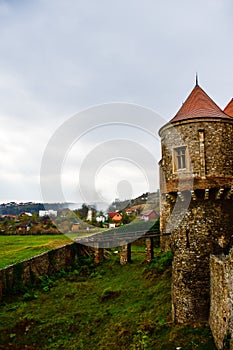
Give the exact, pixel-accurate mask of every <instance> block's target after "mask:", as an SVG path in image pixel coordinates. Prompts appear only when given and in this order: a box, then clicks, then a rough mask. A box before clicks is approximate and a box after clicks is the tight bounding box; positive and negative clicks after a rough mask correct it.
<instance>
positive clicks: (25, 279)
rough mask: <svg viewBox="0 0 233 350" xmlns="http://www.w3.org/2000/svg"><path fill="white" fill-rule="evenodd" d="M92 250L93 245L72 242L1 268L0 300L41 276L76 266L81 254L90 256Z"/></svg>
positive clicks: (38, 279) (36, 280)
mask: <svg viewBox="0 0 233 350" xmlns="http://www.w3.org/2000/svg"><path fill="white" fill-rule="evenodd" d="M92 252H93V249H92V248H91V247H84V246H82V245H81V244H78V243H71V244H67V245H65V246H62V247H59V248H56V249H53V250H50V251H48V252H45V253H42V254H40V255H37V256H34V257H32V258H31V259H28V260H24V261H22V262H19V263H17V264H14V265H10V266H7V267H5V268H3V269H1V270H0V300H1V299H3V298H4V297H5V296H7V295H9V294H11V293H17V292H19V291H20V290H22V289H23V287H25V286H27V285H31V284H33V283H35V282H38V281H40V276H43V275H52V274H54V273H56V272H59V271H61V270H62V269H67V267H68V266H74V265H75V263H76V262H77V261H78V259H79V258H80V257H81V256H88V255H89V254H90V253H92Z"/></svg>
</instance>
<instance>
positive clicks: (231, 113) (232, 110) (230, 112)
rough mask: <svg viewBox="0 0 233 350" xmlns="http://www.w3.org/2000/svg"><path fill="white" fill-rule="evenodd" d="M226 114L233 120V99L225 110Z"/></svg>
mask: <svg viewBox="0 0 233 350" xmlns="http://www.w3.org/2000/svg"><path fill="white" fill-rule="evenodd" d="M224 113H226V114H227V115H229V116H230V117H232V118H233V98H232V99H231V100H230V102H229V103H228V105H227V106H226V107H225V109H224Z"/></svg>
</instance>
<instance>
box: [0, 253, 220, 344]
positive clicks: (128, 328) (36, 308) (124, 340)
mask: <svg viewBox="0 0 233 350" xmlns="http://www.w3.org/2000/svg"><path fill="white" fill-rule="evenodd" d="M132 257H133V262H132V263H131V264H127V265H125V266H121V265H120V264H119V255H113V256H110V258H109V259H107V260H105V261H104V262H103V263H102V264H101V265H99V266H95V265H94V264H93V262H92V259H90V258H89V259H86V260H84V261H82V263H80V264H79V265H77V266H76V268H75V270H74V271H73V272H69V273H67V272H65V271H62V272H61V273H60V276H57V278H55V277H45V278H43V279H42V283H41V285H40V286H38V287H37V288H35V289H29V288H28V290H27V291H24V294H23V295H22V296H21V297H12V299H11V300H8V301H7V302H6V301H5V302H4V303H2V305H0V349H13V350H22V349H30V350H50V349H51V350H52V349H64V350H67V349H70V350H72V349H73V350H76V349H78V350H79V349H85V350H109V349H111V350H124V349H125V350H154V349H156V350H174V349H176V348H177V347H181V348H182V350H194V349H199V350H210V349H211V350H214V349H215V346H214V344H213V340H212V337H211V334H210V330H209V327H208V326H207V325H204V324H203V325H195V326H194V327H192V326H188V325H174V324H173V323H172V321H171V293H170V291H171V267H170V263H171V256H168V254H163V255H158V256H157V257H156V259H155V262H153V263H152V264H150V265H145V263H144V259H145V255H144V253H139V252H136V251H135V252H134V253H133V255H132Z"/></svg>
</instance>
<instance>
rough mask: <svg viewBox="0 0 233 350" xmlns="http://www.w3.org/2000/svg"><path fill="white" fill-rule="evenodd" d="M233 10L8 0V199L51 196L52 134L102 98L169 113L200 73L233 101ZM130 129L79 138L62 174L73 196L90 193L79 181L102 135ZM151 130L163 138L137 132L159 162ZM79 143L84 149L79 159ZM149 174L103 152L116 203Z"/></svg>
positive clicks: (226, 5)
mask: <svg viewBox="0 0 233 350" xmlns="http://www.w3.org/2000/svg"><path fill="white" fill-rule="evenodd" d="M232 16H233V3H232V1H231V0H205V1H203V0H202V1H201V0H195V1H194V0H190V1H187V0H186V1H185V0H176V1H174V0H173V1H172V0H167V1H164V0H145V1H137V0H132V1H131V0H124V1H122V0H118V1H109V0H99V1H94V0H85V1H79V0H63V1H62V0H38V1H36V0H35V1H33V0H21V1H17V0H8V1H7V0H0V121H1V124H0V137H1V144H0V152H1V157H0V166H1V167H0V169H1V173H0V180H1V181H0V196H1V197H0V201H1V202H7V201H31V200H32V201H42V198H41V194H40V169H41V161H42V157H43V154H44V151H45V149H46V146H47V144H48V143H49V140H50V139H51V137H52V136H53V134H54V133H55V132H56V130H57V129H58V128H61V127H62V125H63V124H64V123H65V122H66V121H67V120H68V119H69V118H70V117H71V116H73V115H75V114H76V113H79V112H80V111H84V110H86V109H88V108H90V107H92V106H95V105H101V104H107V103H110V102H124V103H130V104H136V105H139V106H143V107H145V108H148V109H152V110H154V111H156V112H157V113H158V114H159V115H160V116H161V117H163V118H164V120H169V119H171V118H172V117H173V116H174V115H175V113H176V112H177V110H178V109H179V107H180V106H181V104H182V102H183V101H184V100H185V99H186V97H187V96H188V94H189V93H190V91H191V90H192V88H193V87H194V83H195V73H196V72H198V75H199V83H200V85H201V86H202V87H203V88H204V90H205V91H206V92H207V93H208V94H209V95H210V96H211V97H212V98H213V99H214V101H215V102H216V103H217V104H218V105H219V106H220V107H221V108H224V107H225V105H226V104H227V103H228V102H229V100H230V99H231V98H232V97H233V46H232V36H233V21H232ZM118 127H119V126H118ZM126 131H127V128H126V129H124V130H121V131H120V132H119V130H113V129H111V130H110V129H108V128H107V127H106V128H102V130H101V135H102V134H103V138H102V139H100V137H99V136H100V134H98V133H97V134H98V135H97V134H95V133H93V134H92V133H91V132H88V134H89V135H87V136H86V138H83V139H82V140H80V143H79V144H78V143H77V142H76V143H75V145H74V144H72V145H70V146H71V147H70V152H68V153H67V154H66V158H65V160H64V164H65V165H64V167H63V172H62V174H61V175H62V176H61V177H62V181H63V183H64V188H65V187H66V189H64V192H66V194H65V195H64V197H65V199H66V200H67V201H77V202H78V201H81V202H82V201H83V198H82V196H80V193H78V192H75V190H74V188H73V189H72V188H71V187H72V186H73V187H77V186H78V185H79V183H78V182H79V180H78V179H79V176H78V172H79V168H80V167H81V163H80V161H81V160H80V159H81V158H82V159H84V160H85V159H86V158H87V157H88V155H89V153H90V152H91V150H93V149H94V150H95V149H96V147H97V145H99V144H101V142H103V143H104V142H105V141H106V140H107V141H110V140H113V139H114V140H116V141H117V139H118V140H120V139H121V138H123V139H125V140H126V139H127V135H126ZM151 132H152V133H153V132H154V133H155V134H156V136H155V139H154V140H153V137H152V136H150V137H149V136H148V140H147V139H146V134H145V135H144V136H142V137H141V138H140V137H139V135H138V134H137V133H135V135H133V128H132V129H131V130H130V131H129V135H131V138H130V139H131V141H134V142H137V141H136V140H139V139H140V144H142V143H143V142H145V143H146V142H147V141H148V144H147V146H146V150H147V151H148V150H149V149H150V151H151V152H152V154H153V153H154V149H155V148H156V150H155V153H156V156H155V161H157V160H158V159H157V158H159V155H158V152H157V148H158V147H159V142H158V137H157V130H151ZM106 135H108V137H106ZM113 135H114V136H113ZM122 135H123V136H122ZM153 142H154V144H153ZM138 143H139V141H138ZM74 150H75V154H76V155H78V154H80V155H82V157H81V158H80V157H78V159H79V160H77V159H75V167H74V158H75V157H73V155H72V154H74V153H72V152H74ZM147 151H146V152H147ZM96 152H97V151H96ZM67 162H70V163H69V164H68V163H67ZM152 170H153V169H152ZM144 175H145V174H144ZM144 175H143V169H141V167H140V164H133V162H131V163H130V162H128V164H126V162H125V161H124V160H122V159H121V160H120V161H118V162H117V161H114V159H110V158H109V159H108V160H107V161H106V160H105V163H104V164H102V163H101V160H100V161H99V168H98V174H97V175H96V186H97V188H98V191H99V192H100V193H101V195H102V194H103V192H105V194H104V195H103V196H104V197H105V198H107V199H108V200H109V201H111V199H114V198H115V197H117V196H118V195H119V196H123V194H122V192H124V191H123V190H124V189H125V193H126V194H127V195H130V194H132V195H137V194H139V193H140V192H141V191H146V190H147V189H148V186H147V185H146V182H147V177H146V176H144ZM74 179H75V180H74ZM124 180H127V181H128V185H125V184H126V183H125V182H124ZM156 181H157V180H156ZM156 181H155V187H154V188H155V189H156V187H157V186H158V182H156ZM71 183H73V184H72V186H71ZM119 183H120V184H121V188H120V190H119ZM70 186H71V187H70ZM117 186H118V190H119V191H118V192H119V193H117ZM122 186H123V187H122ZM124 186H125V187H124ZM130 186H131V187H134V188H131V187H130ZM121 199H122V198H121Z"/></svg>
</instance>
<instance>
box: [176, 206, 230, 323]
mask: <svg viewBox="0 0 233 350" xmlns="http://www.w3.org/2000/svg"><path fill="white" fill-rule="evenodd" d="M232 204H233V202H232V200H228V201H226V200H219V201H216V202H214V201H213V202H212V201H210V200H208V201H205V200H201V199H197V200H196V201H191V203H190V205H189V209H188V211H187V212H186V214H185V216H184V217H183V220H182V222H181V225H180V226H179V227H177V228H176V229H174V230H173V231H172V234H171V248H172V250H173V256H174V259H173V268H172V304H173V318H174V320H176V321H177V322H179V323H185V322H197V321H206V320H208V316H209V304H210V270H209V257H210V254H211V253H219V252H223V251H227V250H228V247H229V246H230V245H231V243H232V234H233V231H232V222H233V214H232V212H231V210H230V208H232ZM180 205H182V206H183V202H181V203H180ZM175 215H178V216H179V215H180V210H179V208H177V214H175Z"/></svg>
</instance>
